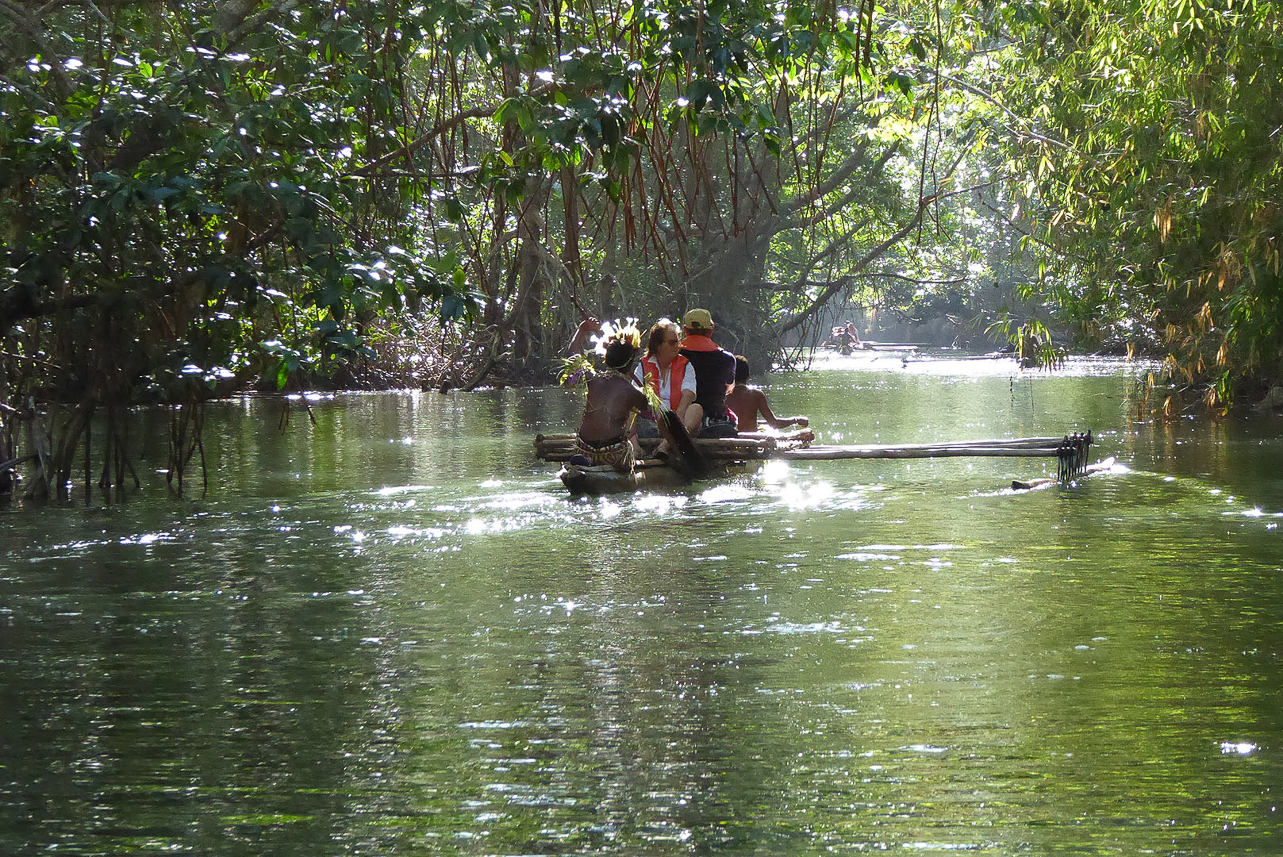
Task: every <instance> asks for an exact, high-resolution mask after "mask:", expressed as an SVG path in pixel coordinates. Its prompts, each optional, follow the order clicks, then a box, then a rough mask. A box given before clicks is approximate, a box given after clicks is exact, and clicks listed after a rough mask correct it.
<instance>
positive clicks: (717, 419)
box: [681, 309, 735, 437]
mask: <svg viewBox="0 0 1283 857" xmlns="http://www.w3.org/2000/svg"><path fill="white" fill-rule="evenodd" d="M682 327H683V328H684V329H685V331H686V338H685V340H684V341H683V342H682V350H681V355H682V356H683V357H685V358H686V359H687V360H688V361H690V365H691V366H692V367H693V368H694V369H695V402H696V403H697V404H698V405H699V406H700V407H702V408H703V409H704V420H703V423H702V425H701V428H700V433H699V436H700V437H732V436H734V435H735V421H734V420H732V419H731V417H730V414H728V413H727V411H726V394H727V393H729V392H730V390H731V387H733V386H734V385H735V355H734V354H732V353H731V352H729V351H727V350H726V349H725V348H721V347H719V346H718V344H717V343H716V342H714V341H713V339H712V336H713V316H712V314H711V313H710V312H709V311H708V310H706V309H693V310H691V311H690V312H688V313H686V316H685V318H683V319H682Z"/></svg>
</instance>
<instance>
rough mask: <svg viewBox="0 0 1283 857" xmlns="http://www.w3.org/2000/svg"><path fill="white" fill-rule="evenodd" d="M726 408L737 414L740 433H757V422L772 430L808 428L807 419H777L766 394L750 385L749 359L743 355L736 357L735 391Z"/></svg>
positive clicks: (729, 396)
mask: <svg viewBox="0 0 1283 857" xmlns="http://www.w3.org/2000/svg"><path fill="white" fill-rule="evenodd" d="M726 407H727V408H729V409H730V410H731V411H732V412H734V414H735V418H736V421H737V425H738V428H739V430H740V431H757V420H758V417H759V416H761V418H762V421H763V422H765V423H766V424H767V425H769V426H771V427H772V428H777V429H782V428H784V427H785V426H806V425H808V420H807V419H806V417H777V416H775V414H774V412H773V411H771V406H770V405H769V404H768V403H767V401H766V394H765V393H763V392H762V391H761V390H759V389H757V388H755V387H750V386H749V385H748V358H747V357H745V356H744V355H742V354H737V355H736V356H735V389H733V390H731V392H730V393H729V394H728V395H727V396H726Z"/></svg>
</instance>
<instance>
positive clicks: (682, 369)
mask: <svg viewBox="0 0 1283 857" xmlns="http://www.w3.org/2000/svg"><path fill="white" fill-rule="evenodd" d="M689 362H690V361H689V360H687V359H686V358H685V357H683V356H682V355H680V354H678V355H677V356H676V357H674V358H673V362H672V365H670V366H669V367H668V378H669V381H668V407H669V408H672V409H673V410H677V406H678V405H680V404H681V403H682V380H683V379H684V378H685V377H686V364H688V363H689ZM641 365H642V377H643V378H645V379H646V383H647V384H649V385H650V388H651V389H652V390H654V391H655V395H656V396H658V395H659V363H658V362H657V361H656V360H655V358H653V357H649V356H648V357H643V358H642V363H641Z"/></svg>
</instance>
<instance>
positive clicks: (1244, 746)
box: [1221, 741, 1256, 756]
mask: <svg viewBox="0 0 1283 857" xmlns="http://www.w3.org/2000/svg"><path fill="white" fill-rule="evenodd" d="M1255 752H1256V745H1255V744H1252V743H1250V742H1248V741H1222V742H1221V753H1222V754H1223V755H1226V756H1232V755H1235V754H1237V755H1239V756H1250V755H1251V754H1252V753H1255Z"/></svg>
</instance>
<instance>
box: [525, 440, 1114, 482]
mask: <svg viewBox="0 0 1283 857" xmlns="http://www.w3.org/2000/svg"><path fill="white" fill-rule="evenodd" d="M814 439H815V435H814V433H813V432H812V431H811V430H810V429H801V430H798V431H794V432H788V433H783V434H764V433H763V434H759V433H754V434H741V435H739V436H738V437H733V438H696V439H695V441H694V443H695V447H696V448H697V449H698V450H699V451H700V453H701V455H703V456H704V458H705V460H706V461H707V462H708V463H709V465H710V466H711V468H712V469H713V470H714V471H716V472H718V473H722V474H725V473H727V472H729V470H730V468H732V467H734V466H736V465H737V464H743V463H745V462H748V461H755V460H756V461H761V460H777V461H778V460H783V461H837V460H841V459H849V458H951V457H958V456H978V457H996V456H1002V457H1009V458H1010V457H1016V458H1036V457H1052V458H1055V459H1056V461H1057V479H1058V480H1059V481H1060V482H1068V481H1069V480H1071V479H1073V478H1075V477H1077V476H1079V475H1082V474H1083V473H1086V472H1088V471H1089V467H1088V464H1087V452H1088V449H1089V448H1090V447H1091V444H1092V434H1091V432H1090V431H1088V432H1084V433H1081V434H1080V433H1074V434H1067V435H1064V436H1062V437H1026V438H1002V439H997V440H970V441H956V442H944V443H910V444H864V445H842V446H836V445H823V444H821V445H815V444H813V443H812V441H814ZM658 443H659V441H658V440H649V441H647V440H643V441H642V451H643V454H646V453H649V452H652V451H653V450H654V448H655V446H657V445H658ZM573 454H574V435H569V434H563V435H542V434H541V435H538V436H537V437H536V438H535V455H536V457H538V458H540V459H542V460H544V461H554V462H556V461H560V462H566V463H565V465H564V466H563V467H562V469H561V471H560V472H559V473H558V474H557V475H558V477H559V478H560V479H561V481H562V484H564V485H565V486H566V488H568V489H569V490H570V491H571V493H573V494H612V493H619V492H625V491H627V492H631V491H637V490H639V489H643V488H673V487H680V486H682V485H686V484H688V483H689V482H690V481H691V479H690V478H689V476H686V475H684V474H683V472H682V471H681V470H680V469H678V468H676V467H673V466H672V465H670V464H668V463H665V462H663V461H659V460H657V459H653V458H651V459H645V460H643V461H642V462H641V463H640V465H639V466H638V468H637V469H636V470H635V471H634V472H632V473H618V472H617V471H615V470H614V469H613V468H610V467H581V466H579V465H574V464H570V463H569V459H570V457H571V456H572V455H573Z"/></svg>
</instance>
